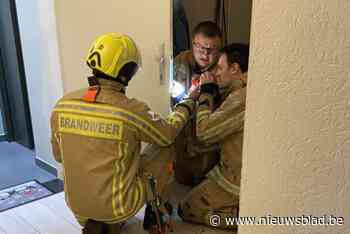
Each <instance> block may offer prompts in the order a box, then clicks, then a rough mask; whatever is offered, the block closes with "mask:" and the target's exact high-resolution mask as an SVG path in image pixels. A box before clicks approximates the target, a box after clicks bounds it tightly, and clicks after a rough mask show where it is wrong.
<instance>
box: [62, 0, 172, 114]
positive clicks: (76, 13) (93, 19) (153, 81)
mask: <svg viewBox="0 0 350 234" xmlns="http://www.w3.org/2000/svg"><path fill="white" fill-rule="evenodd" d="M171 6H172V1H171V0H152V1H150V0H126V1H121V0H101V1H96V0H84V1H76V0H74V1H72V0H58V1H55V7H56V9H55V12H56V18H57V28H58V37H59V47H60V57H61V66H62V76H63V81H64V90H65V92H69V91H72V90H75V89H78V88H81V87H86V86H87V81H86V77H87V76H88V75H89V69H88V67H87V66H86V64H85V61H84V58H85V56H86V53H87V51H88V48H89V46H90V44H91V43H92V42H93V40H94V39H95V38H96V37H97V36H99V35H101V34H103V33H108V32H122V33H125V34H128V35H130V36H131V37H132V38H133V39H134V40H135V42H136V43H137V45H138V47H139V49H140V51H141V55H142V62H143V65H142V69H141V70H140V71H139V72H138V73H137V75H136V76H135V77H134V80H133V81H131V82H130V84H129V88H128V91H127V94H128V96H131V97H135V98H137V99H139V100H143V101H145V102H146V103H147V104H149V106H150V107H151V108H152V109H153V110H155V111H157V112H159V113H160V114H162V115H163V116H164V115H165V114H166V113H167V112H168V109H169V92H168V85H169V82H168V81H166V82H164V83H163V84H162V85H161V82H160V80H159V78H160V77H159V76H160V74H159V71H160V69H159V55H160V54H161V53H162V51H161V49H160V48H161V45H162V44H164V56H165V58H166V59H165V65H164V74H163V76H164V78H165V80H168V79H167V77H168V69H167V68H168V64H169V58H170V56H171V53H172V40H171V8H172V7H171Z"/></svg>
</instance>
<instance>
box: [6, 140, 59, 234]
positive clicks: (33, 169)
mask: <svg viewBox="0 0 350 234" xmlns="http://www.w3.org/2000/svg"><path fill="white" fill-rule="evenodd" d="M54 178H55V177H54V176H53V175H52V174H50V173H48V172H46V171H45V170H43V169H41V168H39V167H38V166H36V165H35V156H34V152H33V151H31V150H28V149H26V148H25V147H23V146H21V145H19V144H17V143H8V142H0V189H2V188H6V187H10V186H13V185H17V184H21V183H23V182H26V181H29V180H33V179H36V180H38V181H39V182H41V183H43V182H47V181H50V180H52V179H54ZM0 233H1V232H0Z"/></svg>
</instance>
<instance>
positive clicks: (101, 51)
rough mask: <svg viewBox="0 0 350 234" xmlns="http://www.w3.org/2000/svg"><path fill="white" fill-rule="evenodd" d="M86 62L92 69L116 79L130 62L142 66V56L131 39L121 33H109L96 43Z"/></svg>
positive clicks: (99, 38)
mask: <svg viewBox="0 0 350 234" xmlns="http://www.w3.org/2000/svg"><path fill="white" fill-rule="evenodd" d="M86 62H87V64H88V66H89V67H90V68H91V69H94V70H97V71H99V72H102V73H104V74H106V75H108V76H110V77H112V78H116V77H117V76H118V74H119V72H120V70H121V69H122V68H123V66H124V65H126V64H128V63H130V62H133V63H135V64H136V65H137V66H138V67H139V66H141V56H140V53H139V50H138V49H137V46H136V44H135V42H134V41H133V40H132V39H131V38H130V37H128V36H126V35H123V34H120V33H108V34H105V35H102V36H100V37H98V38H97V39H96V40H95V41H94V43H93V44H92V46H91V48H90V50H89V53H88V55H87V57H86Z"/></svg>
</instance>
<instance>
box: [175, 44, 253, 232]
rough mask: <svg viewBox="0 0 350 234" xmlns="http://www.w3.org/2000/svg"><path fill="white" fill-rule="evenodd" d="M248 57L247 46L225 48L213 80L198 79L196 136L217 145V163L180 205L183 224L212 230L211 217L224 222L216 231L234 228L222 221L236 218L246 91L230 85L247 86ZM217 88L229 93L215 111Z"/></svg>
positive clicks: (207, 76) (207, 78) (218, 95)
mask: <svg viewBox="0 0 350 234" xmlns="http://www.w3.org/2000/svg"><path fill="white" fill-rule="evenodd" d="M248 55H249V47H248V46H247V45H244V44H231V45H229V46H226V47H224V48H223V49H222V50H221V56H220V59H219V61H218V69H217V72H216V76H213V75H211V74H210V73H205V74H203V75H202V76H201V81H200V82H201V83H200V96H199V100H198V102H199V107H198V112H197V115H196V135H197V139H198V140H199V141H200V142H202V143H203V144H213V143H219V145H220V148H221V152H220V162H219V163H218V164H217V165H216V166H215V167H214V168H213V169H212V170H211V171H210V172H209V173H208V174H207V176H206V177H207V178H206V179H205V180H204V181H203V182H202V183H201V184H200V185H198V186H197V187H195V188H194V189H193V190H192V191H190V192H189V194H188V195H187V196H186V197H185V198H184V200H183V201H182V202H181V203H180V205H179V210H178V212H179V215H180V216H181V217H182V218H183V219H184V220H185V221H189V222H195V223H200V224H205V225H208V226H213V223H211V222H210V217H213V215H219V216H220V217H221V218H222V221H223V222H221V224H220V225H219V226H218V227H219V228H223V229H234V228H236V227H234V226H226V225H225V224H226V223H225V222H224V218H225V217H234V216H238V209H239V191H240V180H241V165H242V143H243V123H244V113H245V97H246V87H245V85H244V87H242V88H241V89H238V90H234V88H233V84H234V82H235V81H236V80H240V81H242V82H243V83H244V84H246V82H247V81H246V80H247V73H246V72H247V69H248ZM220 88H226V89H227V90H231V92H229V94H228V96H227V97H226V98H225V101H224V102H223V103H222V104H221V105H220V106H219V107H218V108H216V107H215V105H216V103H218V100H220V90H219V89H220Z"/></svg>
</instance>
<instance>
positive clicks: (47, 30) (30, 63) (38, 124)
mask: <svg viewBox="0 0 350 234" xmlns="http://www.w3.org/2000/svg"><path fill="white" fill-rule="evenodd" d="M16 5H17V14H18V23H19V30H20V36H21V42H22V50H23V60H24V66H25V73H26V79H27V87H28V96H29V105H30V111H31V119H32V125H33V134H34V142H35V154H36V157H37V158H38V159H40V160H43V161H45V162H47V163H49V164H52V165H53V166H55V167H56V166H57V164H56V162H55V161H54V159H53V156H52V151H51V143H50V138H51V135H50V132H51V131H50V123H49V120H50V115H51V111H52V108H53V106H54V105H55V103H56V101H57V100H58V99H59V98H60V97H61V96H62V94H63V88H62V87H63V85H62V80H61V71H60V63H59V54H58V53H59V52H58V46H57V35H56V22H55V12H54V0H30V1H28V0H16Z"/></svg>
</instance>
